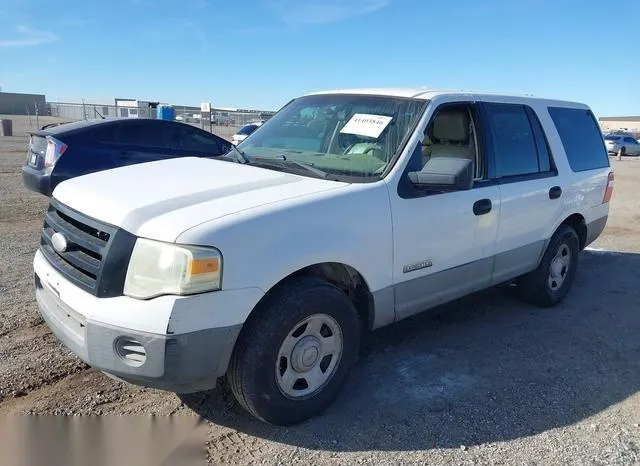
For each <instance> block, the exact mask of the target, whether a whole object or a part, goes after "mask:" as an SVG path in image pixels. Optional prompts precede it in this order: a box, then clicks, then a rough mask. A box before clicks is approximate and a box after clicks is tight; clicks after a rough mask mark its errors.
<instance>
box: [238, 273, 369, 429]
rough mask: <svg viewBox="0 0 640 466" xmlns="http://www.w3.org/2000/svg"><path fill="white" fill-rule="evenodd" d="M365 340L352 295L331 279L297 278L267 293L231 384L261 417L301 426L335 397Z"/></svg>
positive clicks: (242, 341)
mask: <svg viewBox="0 0 640 466" xmlns="http://www.w3.org/2000/svg"><path fill="white" fill-rule="evenodd" d="M359 344H360V322H359V319H358V314H357V312H356V309H355V307H354V306H353V303H352V302H351V301H350V300H349V299H348V297H347V296H346V295H345V293H343V292H342V291H341V290H339V289H338V288H336V287H335V286H333V285H331V284H330V283H327V282H325V281H323V280H319V279H315V278H307V277H304V278H300V279H296V280H294V281H290V282H288V283H286V284H284V285H283V286H280V287H279V288H278V289H276V290H274V291H273V292H272V293H271V294H270V295H269V296H267V297H266V298H265V302H264V303H263V304H262V305H261V306H260V309H257V311H256V314H255V315H252V316H251V317H250V319H249V320H248V321H247V323H246V324H245V328H244V329H243V331H242V333H241V335H240V338H239V340H238V343H237V344H236V348H235V349H234V353H233V356H232V358H231V363H230V366H229V371H228V373H227V377H228V379H229V382H230V383H229V385H230V386H231V390H232V392H233V394H234V396H235V398H236V399H237V400H238V402H239V403H240V404H241V405H242V406H243V407H244V408H245V409H246V410H247V411H249V413H251V414H252V415H254V416H255V417H257V418H258V419H261V420H263V421H265V422H268V423H271V424H276V425H291V424H296V423H299V422H302V421H304V420H306V419H308V418H310V417H313V416H316V415H318V414H320V413H321V412H322V411H324V410H325V409H326V408H327V407H329V405H330V404H331V403H332V402H333V401H334V400H335V398H336V397H337V396H338V394H339V393H340V390H341V388H342V386H343V385H344V382H345V380H346V378H347V375H348V373H349V370H350V369H351V367H352V366H353V365H354V364H355V362H356V360H357V356H358V350H359Z"/></svg>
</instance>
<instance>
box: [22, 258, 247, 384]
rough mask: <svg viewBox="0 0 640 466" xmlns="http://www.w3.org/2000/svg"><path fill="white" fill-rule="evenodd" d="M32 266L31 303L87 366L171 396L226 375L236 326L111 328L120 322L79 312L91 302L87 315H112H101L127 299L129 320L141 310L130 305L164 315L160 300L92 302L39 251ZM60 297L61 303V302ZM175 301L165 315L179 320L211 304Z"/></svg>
mask: <svg viewBox="0 0 640 466" xmlns="http://www.w3.org/2000/svg"><path fill="white" fill-rule="evenodd" d="M34 266H35V267H34V268H35V290H36V300H37V303H38V308H39V310H40V313H41V315H42V317H43V318H44V320H45V321H46V322H47V324H48V326H49V327H50V329H51V331H52V332H53V333H54V334H55V335H56V336H57V337H58V339H59V340H60V341H61V342H62V343H63V344H64V345H65V346H66V347H67V348H69V349H70V350H71V351H72V352H73V353H75V354H76V355H77V356H78V357H79V358H80V359H82V360H83V361H84V362H85V363H87V364H89V365H90V366H92V367H94V368H96V369H99V370H101V371H103V372H105V373H107V374H110V375H112V376H115V377H117V378H119V379H122V380H124V381H126V382H129V383H133V384H136V385H142V386H146V387H151V388H157V389H161V390H167V391H171V392H176V393H192V392H197V391H202V390H208V389H210V388H213V387H215V385H216V380H217V378H218V377H220V376H222V375H224V374H225V372H226V370H227V366H228V363H229V359H230V357H231V352H232V351H233V347H234V345H235V342H236V339H237V337H238V335H239V333H240V330H241V328H242V324H241V323H230V322H227V323H226V324H225V325H222V326H213V325H211V326H210V328H209V326H208V325H199V327H201V328H198V329H192V330H191V331H179V330H178V329H179V328H180V325H179V322H176V323H175V325H171V319H170V318H168V319H166V321H165V322H166V323H165V325H164V328H165V330H166V329H167V328H175V329H176V330H177V331H176V332H174V333H159V332H157V331H148V329H149V328H150V327H149V326H148V325H147V330H143V329H142V328H144V327H145V326H144V325H142V322H140V323H138V324H136V322H135V319H134V318H132V324H130V325H128V324H127V325H126V326H123V325H117V324H114V322H120V323H124V322H123V321H122V320H117V319H114V320H113V321H112V322H111V323H107V322H104V321H99V320H96V319H95V318H93V317H95V316H96V314H93V315H91V312H83V313H82V314H81V313H80V312H78V311H80V310H82V311H85V310H86V309H89V307H88V306H89V305H90V304H91V303H93V304H94V306H92V309H91V311H94V312H95V310H96V308H99V307H100V306H103V305H107V307H108V308H109V309H111V310H112V312H111V313H109V314H105V315H113V314H118V313H119V311H120V312H121V311H122V310H123V309H122V308H120V309H117V306H118V304H120V305H122V304H123V303H124V304H125V305H126V304H127V303H128V302H129V301H131V303H130V305H129V307H128V308H127V309H124V310H125V311H128V313H129V314H131V315H132V317H135V316H136V315H137V316H140V314H139V313H138V311H141V309H136V308H135V307H133V306H134V305H135V304H138V305H140V306H143V305H144V306H146V307H151V308H152V309H151V311H154V312H155V315H156V316H157V315H159V314H160V315H161V314H163V312H164V311H163V309H162V300H159V301H158V302H152V301H153V300H150V301H142V302H140V301H138V300H133V299H132V298H126V297H123V298H113V299H100V298H95V297H93V296H90V295H88V294H87V293H85V292H84V291H82V290H79V289H77V288H75V287H73V285H72V284H70V283H69V282H66V281H64V279H63V278H62V277H61V276H59V275H58V274H57V272H56V271H55V270H54V269H53V268H51V267H50V266H48V263H47V262H46V259H44V258H43V256H42V254H41V253H40V252H38V253H37V254H36V258H35V260H34ZM70 287H73V289H70ZM74 293H75V294H82V296H83V298H84V299H91V300H92V301H86V302H83V303H82V305H81V306H79V307H76V306H72V305H70V304H68V302H75V303H76V304H78V303H79V301H78V299H77V296H74ZM61 296H62V298H65V299H61ZM174 300H175V302H173V304H172V305H171V306H172V311H169V315H171V314H173V313H177V315H179V316H180V320H184V319H186V318H187V317H188V314H185V313H182V314H181V313H180V312H182V311H184V310H186V309H187V308H195V309H193V311H195V313H196V314H198V315H202V314H203V313H206V310H204V309H201V308H200V306H201V305H202V304H205V303H207V304H209V305H210V304H211V300H209V301H203V297H202V296H197V297H193V300H185V299H176V298H174ZM176 303H177V304H176ZM111 306H113V308H112V307H111ZM74 307H75V309H74ZM176 309H178V311H176ZM150 315H151V313H150V314H149V316H150ZM113 317H115V316H113ZM163 320H164V319H163ZM148 321H149V319H146V320H145V322H144V323H147V324H148ZM160 325H161V324H159V323H158V324H156V325H155V327H152V328H154V329H156V330H158V329H159V328H160ZM182 328H183V329H184V324H183V326H182ZM123 348H124V349H127V351H130V350H132V351H133V353H131V352H127V351H124V350H123ZM132 355H133V356H134V358H132V357H131V356H132Z"/></svg>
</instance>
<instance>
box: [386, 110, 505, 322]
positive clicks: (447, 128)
mask: <svg viewBox="0 0 640 466" xmlns="http://www.w3.org/2000/svg"><path fill="white" fill-rule="evenodd" d="M479 122H480V120H479V118H478V111H477V109H476V105H475V104H474V103H473V102H465V101H458V102H449V103H445V104H441V105H439V106H438V107H437V108H436V109H435V111H434V112H433V115H432V117H431V118H430V120H429V122H428V123H427V125H426V128H424V129H423V130H422V131H423V133H424V134H423V136H424V138H423V141H422V143H419V144H418V145H417V147H416V148H415V150H414V152H413V154H414V156H413V157H412V158H411V160H410V161H409V164H408V166H407V168H406V170H405V172H404V173H403V176H402V179H401V180H400V183H399V185H398V186H397V188H396V189H393V188H392V187H391V186H390V187H389V189H390V198H391V204H392V205H391V208H392V212H393V236H394V246H393V248H394V260H393V280H394V291H395V293H394V294H395V308H396V320H400V319H403V318H405V317H408V316H410V315H413V314H416V313H418V312H422V311H424V310H426V309H428V308H431V307H434V306H437V305H439V304H442V303H445V302H447V301H450V300H452V299H455V298H458V297H460V296H463V295H465V294H468V293H471V292H474V291H478V290H480V289H483V288H485V287H488V286H490V284H491V275H492V269H493V255H494V252H495V243H496V237H497V230H498V219H499V217H500V190H499V187H498V186H497V185H496V184H493V183H491V182H488V181H487V175H486V172H487V170H486V167H487V159H486V154H485V152H484V144H483V142H482V140H483V132H482V130H481V127H480V123H479ZM432 157H454V158H471V159H472V160H473V163H474V172H475V181H474V187H473V188H472V189H469V190H460V191H452V192H424V191H420V190H419V189H417V188H415V187H414V186H413V185H411V183H410V181H409V180H408V172H409V171H420V170H421V169H422V167H424V165H425V164H426V162H427V161H428V160H429V159H431V158H432Z"/></svg>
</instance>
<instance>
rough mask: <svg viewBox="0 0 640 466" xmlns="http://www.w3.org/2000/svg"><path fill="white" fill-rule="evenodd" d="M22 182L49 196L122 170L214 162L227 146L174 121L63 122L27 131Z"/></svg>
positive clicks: (124, 119) (213, 135)
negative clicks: (73, 181) (73, 182)
mask: <svg viewBox="0 0 640 466" xmlns="http://www.w3.org/2000/svg"><path fill="white" fill-rule="evenodd" d="M30 134H31V139H30V141H29V149H28V157H27V162H26V164H25V165H24V167H23V168H22V179H23V182H24V184H25V186H26V187H27V188H29V189H30V190H32V191H36V192H39V193H42V194H44V195H45V196H51V193H52V192H53V190H54V188H55V187H56V186H57V185H58V184H60V183H61V182H62V181H64V180H67V179H69V178H74V177H76V176H80V175H85V174H87V173H93V172H97V171H101V170H107V169H110V168H117V167H121V166H124V165H132V164H136V163H143V162H151V161H154V160H161V159H168V158H176V157H188V156H195V157H215V156H219V155H222V154H225V153H227V152H229V151H230V150H231V143H230V142H229V141H227V140H225V139H223V138H221V137H219V136H216V135H215V134H211V133H209V132H207V131H204V130H202V129H200V128H196V127H194V126H191V125H188V124H185V123H180V122H177V121H168V120H155V119H143V118H131V119H127V118H123V119H119V118H114V119H105V120H88V121H79V122H74V123H65V124H61V125H57V126H50V127H45V128H43V129H41V130H38V131H32V132H31V133H30Z"/></svg>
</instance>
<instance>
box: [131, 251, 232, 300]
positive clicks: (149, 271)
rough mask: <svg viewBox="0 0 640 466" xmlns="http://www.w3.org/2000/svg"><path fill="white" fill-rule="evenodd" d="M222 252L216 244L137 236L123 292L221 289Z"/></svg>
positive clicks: (178, 292)
mask: <svg viewBox="0 0 640 466" xmlns="http://www.w3.org/2000/svg"><path fill="white" fill-rule="evenodd" d="M221 276H222V256H221V254H220V251H218V250H217V249H214V248H206V247H199V246H185V245H181V244H170V243H161V242H158V241H152V240H148V239H144V238H138V240H137V241H136V245H135V246H134V248H133V252H132V254H131V260H130V261H129V268H128V269H127V278H126V279H125V282H124V294H125V295H127V296H131V297H132V298H141V299H148V298H153V297H156V296H160V295H166V294H174V295H187V294H194V293H202V292H205V291H215V290H219V289H220V277H221Z"/></svg>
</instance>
